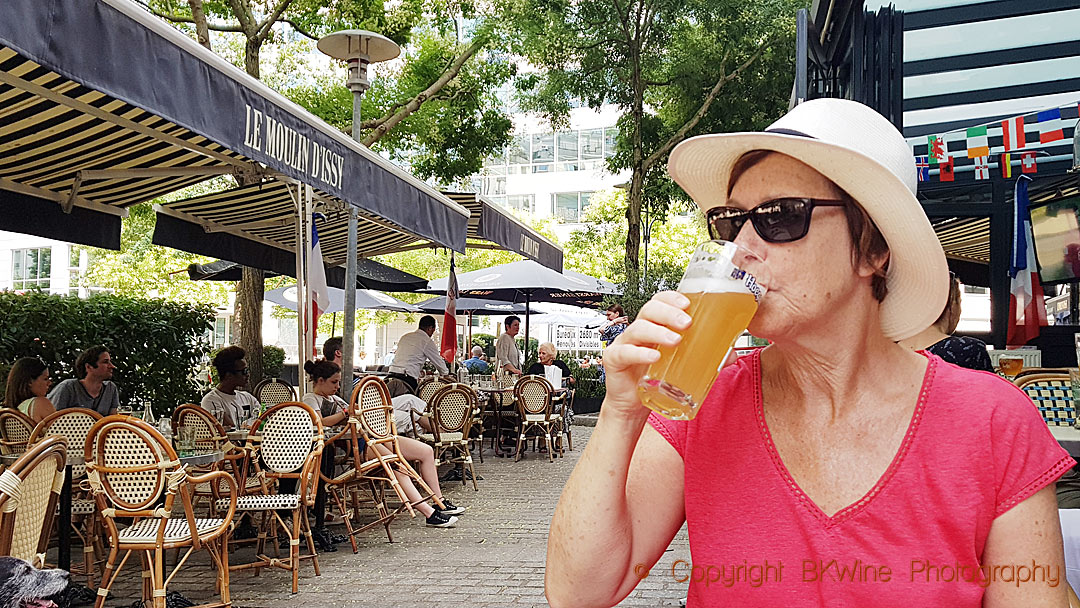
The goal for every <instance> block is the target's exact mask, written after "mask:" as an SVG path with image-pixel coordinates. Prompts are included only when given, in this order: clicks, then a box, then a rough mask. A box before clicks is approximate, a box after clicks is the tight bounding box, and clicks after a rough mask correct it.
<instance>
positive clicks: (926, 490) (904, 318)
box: [546, 99, 1073, 607]
mask: <svg viewBox="0 0 1080 608" xmlns="http://www.w3.org/2000/svg"><path fill="white" fill-rule="evenodd" d="M668 167H669V171H670V173H671V174H672V177H673V178H674V179H675V181H676V182H678V183H679V185H680V186H682V187H683V189H684V190H686V192H687V193H688V194H689V195H690V196H691V197H692V198H694V199H695V201H696V202H697V203H698V205H699V206H700V207H701V209H702V210H703V211H704V212H705V215H706V218H707V219H708V221H709V229H710V233H711V236H712V238H715V239H723V240H727V241H733V242H735V243H736V244H737V245H738V246H740V247H745V248H746V249H747V250H749V251H752V252H754V254H755V255H757V256H759V257H760V258H761V260H762V261H763V263H764V264H765V265H766V266H767V268H768V270H769V272H770V274H771V282H770V284H769V285H768V291H767V293H765V294H764V296H763V297H762V298H761V300H760V303H759V305H758V309H757V311H756V313H755V315H754V317H753V319H752V320H751V322H750V326H749V329H750V331H751V333H753V334H754V335H755V336H759V337H762V338H768V339H769V340H770V341H771V344H770V345H769V346H768V347H766V348H764V349H762V350H760V351H757V352H756V353H754V354H752V355H749V356H746V357H742V358H740V359H738V361H736V362H735V363H734V364H732V365H729V366H728V367H726V368H725V369H724V370H723V371H722V372H721V373H720V375H719V377H718V378H717V380H716V382H715V383H714V384H713V386H712V389H711V390H710V391H709V392H708V394H707V396H706V397H705V399H704V402H703V403H702V405H701V407H700V410H699V411H698V412H697V414H696V417H694V418H693V419H691V420H682V421H676V420H669V419H667V418H663V417H661V416H658V415H657V414H655V413H650V411H649V410H648V409H646V408H645V407H644V406H643V405H642V404H641V401H640V399H639V397H638V395H639V393H638V387H639V384H640V383H641V381H642V378H643V376H644V375H645V371H646V369H647V368H648V367H649V365H650V364H652V363H654V362H655V361H657V360H658V358H659V356H660V355H659V352H658V350H657V347H668V346H673V345H675V344H678V343H680V341H682V340H685V339H686V336H689V335H690V334H691V332H706V333H708V332H710V331H711V330H712V328H713V327H712V325H711V324H710V322H708V321H705V322H701V319H703V318H704V317H705V315H702V314H698V315H697V316H698V317H699V318H693V319H692V318H690V316H689V315H688V314H687V313H686V312H685V311H686V310H687V308H688V299H687V298H686V297H685V296H683V295H682V294H679V293H676V292H664V293H660V294H657V295H656V296H655V297H654V298H653V299H652V301H650V302H649V303H648V304H646V305H645V307H643V308H642V309H641V312H640V313H639V314H638V317H637V319H636V320H635V321H634V323H632V324H631V325H630V326H629V327H628V328H627V330H626V331H625V332H623V334H622V335H621V336H620V337H619V338H618V339H617V340H616V341H615V343H614V344H613V345H612V346H610V347H609V348H608V349H607V350H605V351H604V364H605V366H606V368H607V396H606V398H605V400H604V404H603V407H602V409H601V410H600V417H599V420H598V422H597V424H596V428H595V430H594V432H593V434H592V437H591V439H590V440H589V443H588V446H587V447H586V449H585V451H584V453H583V454H582V456H581V460H580V461H579V463H578V465H577V467H576V468H575V470H574V472H573V474H572V475H571V477H570V479H569V481H568V482H567V484H566V487H565V488H564V490H563V495H562V498H561V500H560V501H559V505H558V507H557V509H556V512H555V516H554V519H553V521H552V524H551V533H550V538H549V544H548V561H547V570H546V577H547V578H546V585H547V597H548V600H549V601H550V603H551V604H552V605H553V606H556V607H558V606H612V605H614V604H616V603H618V602H619V601H620V600H621V599H622V598H624V597H626V596H627V595H628V594H629V593H630V592H631V591H632V590H633V589H634V587H635V585H637V583H638V582H639V581H640V580H641V578H643V577H644V576H647V575H648V576H654V577H661V576H670V575H677V580H687V581H688V584H689V598H688V604H687V605H688V606H690V607H702V606H908V605H917V606H950V607H975V606H991V607H998V606H1064V605H1066V597H1065V587H1064V585H1061V584H1060V583H1061V582H1062V581H1064V578H1063V576H1064V567H1063V566H1064V558H1063V552H1062V543H1061V532H1060V529H1059V523H1058V516H1057V510H1056V508H1057V506H1056V504H1055V500H1054V487H1053V485H1054V480H1055V479H1057V478H1058V477H1059V476H1060V475H1061V474H1062V473H1063V472H1064V471H1066V470H1067V469H1068V468H1069V467H1070V466H1072V464H1073V461H1072V459H1071V458H1070V457H1069V456H1068V455H1067V454H1066V453H1065V452H1064V450H1062V449H1061V448H1060V447H1058V445H1057V444H1056V443H1055V442H1054V440H1053V437H1052V436H1051V435H1050V432H1049V431H1048V430H1047V427H1046V424H1045V423H1044V422H1043V421H1042V419H1041V417H1040V416H1039V414H1038V412H1037V410H1036V409H1035V408H1034V407H1032V405H1031V402H1030V401H1029V400H1028V398H1027V397H1026V396H1025V395H1024V394H1023V393H1021V392H1020V391H1018V390H1017V389H1016V388H1014V387H1013V386H1012V385H1011V384H1009V383H1007V382H1005V381H1004V380H1001V379H999V378H997V377H995V376H993V375H991V374H986V373H981V372H976V371H971V370H965V369H961V368H959V367H956V366H953V365H949V364H946V363H944V362H943V361H941V359H939V358H937V357H936V356H934V355H932V354H930V353H927V352H925V351H918V352H914V351H911V350H908V349H906V348H904V347H903V346H900V345H898V344H897V343H896V342H897V341H898V340H903V339H905V338H908V337H910V336H914V335H916V334H918V333H919V332H921V331H922V330H923V329H925V328H926V327H928V326H929V325H930V324H931V323H932V322H933V321H934V320H935V319H936V318H937V316H938V314H939V313H940V312H941V310H942V308H943V307H944V305H945V298H946V294H947V292H948V270H947V266H946V263H945V256H944V254H943V252H942V249H941V245H940V244H939V243H938V240H937V238H936V237H935V235H934V231H933V229H932V227H931V226H930V223H929V221H928V220H927V218H926V216H925V215H924V213H923V211H922V208H921V206H920V205H919V202H918V201H917V199H916V198H915V190H916V184H917V180H916V171H915V163H914V160H913V157H912V155H911V150H910V148H909V147H908V145H907V143H906V142H905V141H904V139H903V137H902V136H901V135H900V133H899V132H898V131H897V130H896V129H895V128H894V127H893V126H892V125H891V124H890V123H889V122H888V121H887V120H885V119H884V118H883V117H882V116H880V115H879V114H877V113H876V112H874V111H873V110H871V109H870V108H867V107H866V106H863V105H861V104H857V103H855V102H851V101H845V100H839V99H817V100H812V101H808V102H805V103H803V104H801V105H799V106H797V107H796V108H795V109H794V110H792V111H791V112H790V113H789V114H788V115H786V116H785V117H784V118H782V119H780V120H779V121H778V122H776V123H774V124H773V125H772V126H771V127H769V129H767V130H766V132H764V133H735V134H723V135H706V136H701V137H695V138H692V139H690V140H687V141H685V142H683V143H682V144H680V145H679V146H678V147H677V148H675V150H674V151H673V152H672V154H671V157H670V160H669V164H668ZM723 355H724V352H723V350H720V351H718V352H717V353H716V354H715V356H716V358H717V359H719V358H722V357H723ZM716 363H719V361H718V360H717V361H716ZM684 522H686V523H687V526H688V531H689V538H690V548H691V554H692V560H691V561H692V565H693V568H694V571H697V572H706V573H707V572H725V573H728V574H732V573H734V574H737V573H738V571H737V569H735V568H734V566H740V567H742V568H743V572H744V575H743V576H742V577H740V576H728V574H725V575H724V577H723V580H722V584H721V581H719V580H713V579H711V578H710V577H703V576H696V577H691V576H686V577H685V578H682V575H683V574H684V572H683V570H678V569H676V568H675V565H676V564H672V563H670V561H660V563H658V560H660V559H661V557H662V556H663V555H664V550H665V549H666V548H667V546H668V545H669V543H670V542H671V539H672V537H674V535H675V533H676V532H677V531H678V530H679V528H680V527H681V526H682V525H683V523H684ZM1021 564H1023V565H1025V566H1024V567H1025V568H1027V570H1028V572H1029V576H1028V577H1027V580H1026V581H1025V582H1023V583H1019V584H1018V583H1017V582H1016V581H1018V580H1019V577H1018V576H1012V577H1008V578H1007V577H1005V576H1000V574H1001V573H1003V572H1005V571H1006V569H1008V568H1012V571H1013V572H1014V573H1017V572H1019V570H1018V567H1019V565H1021ZM769 565H771V568H770V567H768V566H769ZM763 566H764V570H763V572H764V577H761V576H749V574H750V573H752V572H753V571H754V570H753V568H754V567H759V569H758V570H757V572H758V574H761V573H762V570H761V569H760V567H763ZM784 566H786V568H784ZM1033 566H1038V568H1039V569H1038V571H1037V572H1039V573H1041V575H1040V574H1034V575H1032V574H1031V573H1032V572H1034V570H1033ZM995 568H997V569H995ZM650 569H652V574H651V575H650V574H649V571H650ZM685 570H686V574H689V573H691V570H690V568H689V566H688V567H687V568H685ZM949 573H951V574H949Z"/></svg>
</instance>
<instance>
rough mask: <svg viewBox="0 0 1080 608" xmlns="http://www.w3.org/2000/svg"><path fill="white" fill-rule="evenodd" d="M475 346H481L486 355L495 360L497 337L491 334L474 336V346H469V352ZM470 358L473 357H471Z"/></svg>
mask: <svg viewBox="0 0 1080 608" xmlns="http://www.w3.org/2000/svg"><path fill="white" fill-rule="evenodd" d="M473 346H479V347H480V348H482V349H484V355H485V356H487V358H488V359H494V358H495V336H493V335H491V334H473V335H472V344H471V345H469V350H472V347H473ZM469 356H470V357H471V356H472V355H469Z"/></svg>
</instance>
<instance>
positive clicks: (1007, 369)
mask: <svg viewBox="0 0 1080 608" xmlns="http://www.w3.org/2000/svg"><path fill="white" fill-rule="evenodd" d="M1023 369H1024V358H1023V357H1018V356H1016V355H1001V356H1000V357H998V371H1000V372H1001V375H1003V376H1005V377H1006V378H1008V379H1009V380H1012V379H1013V378H1016V375H1017V374H1019V373H1020V372H1021V371H1023Z"/></svg>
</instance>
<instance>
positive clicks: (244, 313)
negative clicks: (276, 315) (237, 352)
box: [236, 266, 263, 387]
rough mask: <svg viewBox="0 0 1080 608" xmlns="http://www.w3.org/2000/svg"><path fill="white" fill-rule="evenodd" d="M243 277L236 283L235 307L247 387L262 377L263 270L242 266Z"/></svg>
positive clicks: (252, 385) (253, 384)
mask: <svg viewBox="0 0 1080 608" xmlns="http://www.w3.org/2000/svg"><path fill="white" fill-rule="evenodd" d="M243 272H244V274H243V279H241V281H240V282H239V283H237V284H236V308H237V309H238V311H237V315H238V316H239V318H240V340H239V342H240V348H242V349H244V350H245V351H246V352H247V357H246V359H247V364H248V369H249V370H251V372H250V375H249V376H248V385H249V387H254V386H255V385H256V384H257V383H258V382H259V381H260V380H262V378H263V352H262V351H263V342H262V301H263V271H261V270H259V269H257V268H248V267H247V266H245V267H244V271H243Z"/></svg>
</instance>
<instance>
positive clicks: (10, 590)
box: [0, 557, 70, 608]
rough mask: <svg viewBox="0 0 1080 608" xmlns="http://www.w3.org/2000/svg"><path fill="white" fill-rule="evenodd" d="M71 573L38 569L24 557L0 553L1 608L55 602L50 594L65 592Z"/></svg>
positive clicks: (25, 607) (42, 604) (27, 606)
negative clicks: (22, 558) (5, 555)
mask: <svg viewBox="0 0 1080 608" xmlns="http://www.w3.org/2000/svg"><path fill="white" fill-rule="evenodd" d="M69 577H70V575H69V574H68V573H67V572H66V571H64V570H59V569H55V568H53V569H48V570H38V569H36V568H34V567H33V566H31V565H30V564H28V563H26V562H25V561H23V560H21V559H18V558H15V557H0V608H30V607H35V608H37V607H42V608H44V607H46V606H56V604H55V603H53V602H52V601H50V600H48V599H47V598H50V597H51V596H54V595H58V594H60V593H63V591H64V590H65V589H66V588H67V586H68V578H69Z"/></svg>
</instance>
